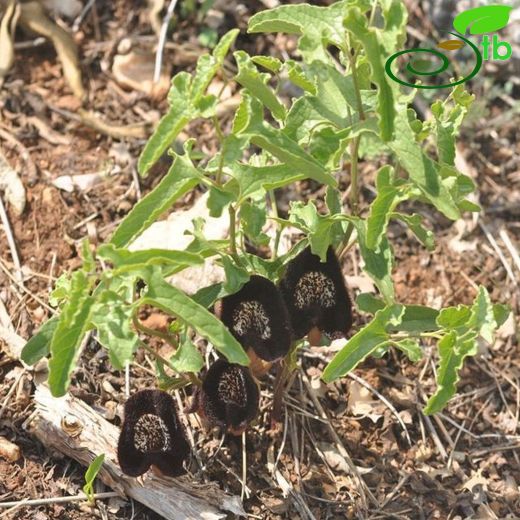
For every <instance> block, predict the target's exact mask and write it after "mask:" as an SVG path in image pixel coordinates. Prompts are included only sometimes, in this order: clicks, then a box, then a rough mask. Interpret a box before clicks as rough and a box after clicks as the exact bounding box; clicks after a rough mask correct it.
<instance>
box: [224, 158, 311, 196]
mask: <svg viewBox="0 0 520 520" xmlns="http://www.w3.org/2000/svg"><path fill="white" fill-rule="evenodd" d="M233 171H234V173H233V176H234V180H233V181H230V182H231V183H232V182H236V183H237V184H238V187H239V191H240V198H239V202H240V203H241V201H243V200H244V199H246V198H247V197H250V196H251V195H253V194H254V193H256V192H258V191H259V190H263V191H264V192H266V191H269V190H273V189H276V188H282V187H283V186H288V185H289V184H292V183H294V182H297V181H301V180H304V179H305V178H306V176H305V175H304V174H302V173H300V172H298V171H296V170H295V168H293V167H291V165H290V164H276V165H273V166H250V165H249V164H237V165H236V166H235V167H234V168H233Z"/></svg>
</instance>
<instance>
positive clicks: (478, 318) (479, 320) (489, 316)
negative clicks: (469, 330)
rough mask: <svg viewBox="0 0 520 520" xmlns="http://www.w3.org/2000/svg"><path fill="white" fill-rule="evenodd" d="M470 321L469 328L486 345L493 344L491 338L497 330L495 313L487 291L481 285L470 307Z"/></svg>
mask: <svg viewBox="0 0 520 520" xmlns="http://www.w3.org/2000/svg"><path fill="white" fill-rule="evenodd" d="M471 313H472V319H471V321H470V326H472V327H473V328H474V329H475V330H477V332H478V334H479V335H480V336H481V337H482V338H484V339H485V340H486V341H487V342H488V343H492V342H493V336H494V334H495V331H496V329H497V322H496V321H495V313H494V308H493V304H492V303H491V298H490V297H489V293H488V292H487V289H486V288H485V287H484V286H483V285H481V286H480V287H479V289H478V294H477V297H476V298H475V301H474V302H473V305H472V306H471Z"/></svg>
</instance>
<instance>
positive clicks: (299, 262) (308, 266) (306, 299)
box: [280, 247, 352, 341]
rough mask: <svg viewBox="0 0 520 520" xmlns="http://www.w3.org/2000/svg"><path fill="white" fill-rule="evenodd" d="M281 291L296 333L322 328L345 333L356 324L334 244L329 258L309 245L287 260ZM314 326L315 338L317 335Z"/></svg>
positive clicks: (333, 333) (332, 334) (332, 333)
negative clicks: (317, 253) (315, 251)
mask: <svg viewBox="0 0 520 520" xmlns="http://www.w3.org/2000/svg"><path fill="white" fill-rule="evenodd" d="M280 292H281V293H282V296H283V298H284V300H285V304H286V306H287V309H288V311H289V315H290V317H291V324H292V328H293V333H294V335H295V337H296V338H298V339H299V338H303V337H304V336H305V335H307V334H309V332H311V330H313V329H315V328H316V329H318V330H319V331H320V332H324V333H326V334H327V335H328V336H329V337H331V338H336V337H341V336H345V335H346V333H347V332H348V331H349V330H350V327H351V326H352V303H351V302H350V298H349V296H348V293H347V288H346V286H345V280H344V278H343V274H342V272H341V268H340V265H339V262H338V259H337V257H336V254H335V252H334V249H333V248H332V247H329V249H328V250H327V260H326V261H325V262H321V261H320V257H319V256H317V255H314V254H313V253H312V252H311V248H310V247H307V248H305V249H304V250H303V251H302V252H301V253H300V254H299V255H298V256H297V257H295V258H294V259H293V260H291V261H290V262H289V263H288V264H287V270H286V272H285V275H284V277H283V279H282V280H281V282H280ZM314 332H316V331H315V330H313V334H312V340H313V341H315V340H316V337H317V335H316V334H314Z"/></svg>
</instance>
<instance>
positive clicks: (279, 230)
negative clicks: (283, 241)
mask: <svg viewBox="0 0 520 520" xmlns="http://www.w3.org/2000/svg"><path fill="white" fill-rule="evenodd" d="M269 200H270V201H271V210H272V212H273V216H274V217H276V218H278V207H277V205H276V196H275V194H274V190H269ZM281 236H282V228H281V226H280V224H279V223H278V222H277V223H276V235H275V237H274V247H273V260H276V258H277V257H278V247H279V246H280V237H281Z"/></svg>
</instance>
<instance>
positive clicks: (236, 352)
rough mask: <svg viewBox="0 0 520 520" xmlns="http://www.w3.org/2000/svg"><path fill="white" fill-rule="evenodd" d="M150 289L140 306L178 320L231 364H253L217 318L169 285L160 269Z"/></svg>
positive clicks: (152, 275)
mask: <svg viewBox="0 0 520 520" xmlns="http://www.w3.org/2000/svg"><path fill="white" fill-rule="evenodd" d="M146 282H147V285H148V288H147V290H146V293H145V295H144V296H143V297H142V298H141V300H140V304H141V305H144V304H148V305H152V306H154V307H157V308H159V309H161V310H163V311H164V312H166V313H167V314H170V315H172V316H176V317H177V318H179V319H181V320H182V321H183V322H184V323H186V324H187V325H189V326H190V327H192V328H193V329H194V330H195V331H196V332H197V333H198V334H200V335H201V336H202V337H203V338H206V339H207V340H208V341H210V342H211V343H212V344H213V345H214V347H215V348H216V349H217V350H218V351H219V352H222V354H224V355H225V356H226V358H227V359H228V360H229V361H230V362H231V363H239V364H241V365H247V364H249V358H248V357H247V355H246V353H245V352H244V350H243V349H242V347H241V345H240V343H238V341H237V340H236V339H235V338H234V337H233V335H232V334H231V333H230V332H229V330H228V329H227V328H226V327H225V326H224V325H223V324H222V322H221V321H220V320H218V319H217V318H216V317H215V316H214V315H213V314H211V313H210V312H208V311H207V310H206V309H205V308H204V307H202V306H201V305H199V304H198V303H196V302H195V301H194V300H193V299H192V298H190V297H189V296H187V295H186V294H184V293H183V292H182V291H180V290H179V289H177V288H175V287H173V286H172V285H170V284H169V283H167V282H166V281H165V280H164V279H163V278H162V275H161V273H160V271H157V270H156V269H154V270H152V271H150V274H149V276H148V277H147V280H146Z"/></svg>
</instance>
